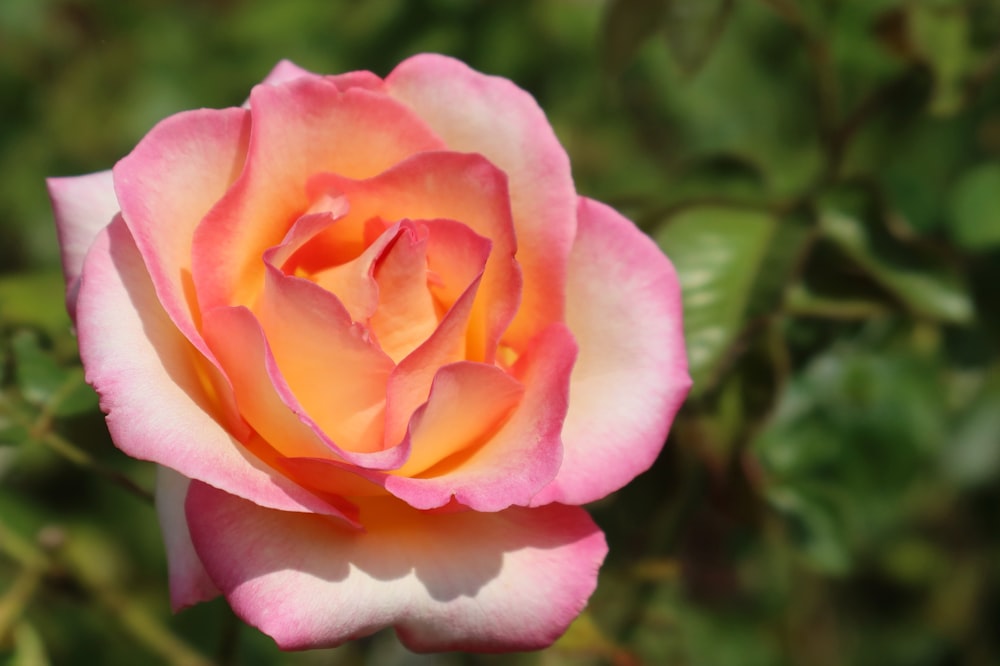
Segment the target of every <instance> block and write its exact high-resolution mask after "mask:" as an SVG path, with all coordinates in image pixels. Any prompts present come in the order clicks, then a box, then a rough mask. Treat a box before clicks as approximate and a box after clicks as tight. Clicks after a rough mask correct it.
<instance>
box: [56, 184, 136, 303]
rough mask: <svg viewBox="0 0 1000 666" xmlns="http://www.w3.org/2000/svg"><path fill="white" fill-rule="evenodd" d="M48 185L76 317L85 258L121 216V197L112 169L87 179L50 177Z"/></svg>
mask: <svg viewBox="0 0 1000 666" xmlns="http://www.w3.org/2000/svg"><path fill="white" fill-rule="evenodd" d="M46 185H47V186H48V189H49V198H50V199H51V200H52V210H53V212H54V213H55V217H56V232H57V233H58V235H59V251H60V252H61V254H62V267H63V275H65V276H66V305H67V307H68V309H69V313H70V316H71V317H75V316H76V314H75V310H76V292H77V289H79V286H80V285H79V277H80V271H81V270H83V259H84V257H86V256H87V250H89V249H90V245H91V244H92V243H93V242H94V239H95V238H96V237H97V234H98V233H99V232H100V231H101V229H103V228H104V227H106V226H108V225H109V224H111V220H112V218H114V216H115V215H117V214H118V209H119V206H118V197H116V196H115V188H114V183H113V181H112V179H111V171H110V170H109V171H99V172H97V173H91V174H87V175H86V176H72V177H69V178H49V179H48V180H47V181H46Z"/></svg>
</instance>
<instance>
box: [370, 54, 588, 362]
mask: <svg viewBox="0 0 1000 666" xmlns="http://www.w3.org/2000/svg"><path fill="white" fill-rule="evenodd" d="M385 86H386V90H387V91H388V92H389V94H390V95H392V96H393V97H395V98H396V99H399V100H401V101H403V102H405V103H406V104H407V105H409V106H410V108H412V109H413V110H414V111H416V112H417V115H419V116H420V117H421V118H423V119H424V120H425V121H426V122H427V123H428V124H429V125H430V126H431V128H433V129H434V131H435V132H437V133H438V134H439V135H440V136H441V137H442V138H443V139H444V141H445V143H446V144H447V145H448V148H450V149H451V150H458V151H467V152H476V153H481V154H482V155H484V156H486V157H487V158H488V159H489V160H490V161H491V162H493V163H494V164H495V165H497V166H498V167H499V168H500V169H501V170H502V171H504V172H505V173H506V174H507V177H508V179H509V183H510V194H511V204H512V207H513V213H514V223H515V228H516V231H517V238H518V248H519V249H518V255H517V258H518V261H519V262H520V263H521V268H522V270H523V272H524V283H525V284H526V285H531V288H530V289H526V290H525V293H524V298H523V302H522V305H521V308H520V310H519V311H518V314H517V317H516V318H515V320H514V323H513V325H512V327H511V330H510V331H509V332H508V334H507V338H508V339H509V340H510V341H511V342H512V343H513V344H516V345H518V344H524V343H526V342H527V340H528V339H530V338H531V337H532V335H533V334H534V333H535V332H537V331H538V330H540V328H542V327H543V326H544V325H545V324H547V323H550V322H553V321H560V320H561V319H562V314H563V313H562V303H563V286H564V282H563V281H564V276H565V267H566V260H567V257H568V255H569V251H570V247H571V246H572V243H573V236H574V233H575V230H576V224H575V221H576V191H575V188H574V186H573V179H572V175H571V173H570V166H569V158H568V157H567V156H566V152H565V150H563V148H562V146H561V145H560V143H559V140H558V139H557V138H556V136H555V134H554V133H553V131H552V127H551V126H550V125H549V122H548V120H547V119H546V118H545V114H544V112H543V111H542V110H541V109H540V108H539V107H538V104H537V103H536V102H535V100H534V99H532V97H531V96H530V95H529V94H528V93H526V92H525V91H524V90H522V89H520V88H518V87H517V86H516V85H514V84H513V83H511V82H510V81H508V80H507V79H503V78H499V77H494V76H486V75H484V74H481V73H479V72H477V71H475V70H473V69H470V68H469V67H468V66H467V65H465V64H464V63H462V62H460V61H458V60H454V59H452V58H447V57H444V56H439V55H428V54H424V55H418V56H415V57H413V58H410V59H408V60H406V61H404V62H402V63H401V64H400V65H399V66H398V67H397V68H396V69H395V70H393V72H392V73H391V74H390V75H389V76H388V77H386V80H385Z"/></svg>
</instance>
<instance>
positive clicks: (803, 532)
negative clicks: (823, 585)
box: [767, 487, 851, 574]
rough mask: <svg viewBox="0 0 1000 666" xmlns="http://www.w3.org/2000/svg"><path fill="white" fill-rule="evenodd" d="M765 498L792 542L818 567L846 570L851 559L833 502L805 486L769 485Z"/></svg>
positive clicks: (847, 540)
mask: <svg viewBox="0 0 1000 666" xmlns="http://www.w3.org/2000/svg"><path fill="white" fill-rule="evenodd" d="M767 499H768V501H769V502H770V503H771V505H772V506H774V508H775V509H777V511H778V513H779V514H780V515H781V516H782V518H783V519H784V520H785V523H786V526H787V529H788V533H789V537H790V539H791V541H792V545H793V546H795V547H796V549H797V550H798V551H799V552H800V553H801V554H802V555H803V556H804V557H805V558H806V560H808V561H809V562H810V563H811V564H812V565H813V566H815V567H816V568H817V569H819V570H821V571H824V572H826V573H831V574H842V573H846V572H847V570H848V569H849V567H850V563H851V553H850V547H849V539H848V534H847V528H846V526H845V525H844V522H843V516H842V513H841V511H839V510H838V507H837V506H836V503H835V502H832V501H831V500H830V499H829V498H827V497H824V496H823V494H822V493H814V492H809V491H806V490H804V489H798V488H797V489H794V490H793V489H791V488H788V487H777V488H773V489H771V491H770V492H769V493H768V497H767Z"/></svg>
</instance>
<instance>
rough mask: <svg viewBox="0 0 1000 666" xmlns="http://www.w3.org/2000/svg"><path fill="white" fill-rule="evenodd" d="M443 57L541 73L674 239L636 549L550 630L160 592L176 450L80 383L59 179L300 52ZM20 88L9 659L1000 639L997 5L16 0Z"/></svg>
mask: <svg viewBox="0 0 1000 666" xmlns="http://www.w3.org/2000/svg"><path fill="white" fill-rule="evenodd" d="M419 51H439V52H444V53H448V54H451V55H455V56H457V57H459V58H462V59H463V60H465V61H466V62H468V63H469V64H470V65H472V66H473V67H475V68H477V69H480V70H483V71H488V72H491V73H495V74H499V75H503V76H506V77H508V78H511V79H513V80H514V81H516V82H517V83H518V84H520V85H521V86H522V87H525V88H527V89H528V90H530V91H531V92H532V93H533V94H534V95H535V96H536V97H537V98H538V100H539V102H540V103H541V105H542V106H543V108H545V109H546V111H547V113H548V114H549V117H550V119H551V121H552V123H553V125H554V126H555V128H556V132H557V133H558V134H559V136H560V138H561V139H562V141H563V142H564V144H565V145H566V147H567V150H568V151H569V153H570V156H571V159H572V162H573V166H574V175H575V177H576V180H577V185H578V189H579V190H580V191H581V192H582V193H584V194H587V195H590V196H594V197H596V198H598V199H602V200H605V201H608V202H610V203H612V204H613V205H615V206H617V207H618V208H619V209H621V210H622V211H623V212H625V213H627V214H629V215H630V216H631V217H632V218H633V219H635V220H636V221H637V222H638V223H639V224H640V225H641V226H643V228H644V229H646V230H647V231H648V232H649V233H650V234H651V235H652V236H653V237H654V238H655V239H656V240H657V241H658V242H659V243H660V244H661V246H662V247H663V248H664V250H665V251H667V252H668V254H669V255H670V256H671V257H672V258H673V260H674V262H675V264H676V266H677V269H678V272H679V275H680V278H681V282H682V285H683V289H684V295H685V317H686V321H685V326H686V330H687V335H688V344H689V350H690V357H691V363H692V374H693V376H694V378H695V386H694V390H693V392H692V398H691V399H690V400H689V402H688V404H687V405H686V406H685V408H684V409H683V411H682V413H681V414H680V415H679V417H678V420H677V422H676V424H675V427H674V430H673V432H672V434H671V440H670V442H669V444H668V446H667V448H666V449H665V452H664V454H663V456H662V457H661V459H660V460H659V461H658V462H657V464H656V465H655V466H654V468H653V469H652V470H651V471H650V472H649V473H647V474H645V475H643V476H642V477H641V478H640V479H638V480H637V481H636V482H635V483H633V484H632V485H630V486H629V487H628V488H626V489H624V490H622V491H621V492H619V493H617V494H616V495H615V496H612V497H610V498H608V499H606V500H604V501H602V502H599V503H598V504H597V505H595V506H594V507H593V511H594V514H595V517H596V518H597V520H598V521H599V523H600V524H601V525H602V526H603V527H604V528H605V529H606V530H607V532H608V536H609V541H610V545H611V554H610V556H609V559H608V562H607V565H606V567H605V570H604V571H603V573H602V578H601V583H600V587H599V589H598V591H597V593H596V595H595V597H594V599H593V601H592V603H591V605H590V607H589V609H588V611H587V612H586V614H585V615H584V616H583V617H582V618H581V619H580V620H579V621H578V622H577V623H576V624H574V625H573V627H571V629H570V631H569V632H568V633H567V635H566V636H565V637H564V638H563V639H562V640H561V641H560V642H559V643H557V645H556V646H555V647H553V648H552V649H550V650H547V651H544V652H541V653H537V654H532V655H511V656H496V657H489V656H472V655H437V656H428V657H417V656H414V655H409V654H407V653H405V652H404V651H402V649H401V648H400V647H399V646H398V644H397V643H396V642H395V641H394V639H393V638H392V636H391V634H390V633H383V634H379V635H377V636H375V637H373V638H370V639H365V640H362V641H359V642H357V643H355V644H352V645H348V646H345V647H343V648H340V649H338V650H334V651H319V652H312V653H303V654H289V655H285V654H281V653H280V652H278V651H277V650H276V648H274V646H273V644H272V643H271V642H270V640H269V639H267V638H266V637H263V636H261V635H259V634H258V633H257V632H255V631H253V630H251V629H247V628H245V627H243V628H241V627H240V626H239V624H238V622H237V621H236V620H235V619H234V618H233V617H232V615H231V614H230V613H229V611H228V609H227V608H226V607H225V606H224V604H221V603H218V602H215V603H212V604H207V605H204V606H201V607H198V608H195V609H192V610H189V611H185V612H184V613H181V614H179V615H177V616H172V615H171V614H170V613H169V609H168V606H167V600H166V578H165V564H164V559H163V554H162V547H161V545H160V542H159V536H158V533H157V529H156V525H155V519H154V514H153V510H152V508H151V507H150V506H149V504H148V503H147V502H145V501H143V498H144V497H145V494H146V493H145V491H143V490H141V488H150V487H151V486H152V470H150V469H149V468H148V466H146V465H143V464H141V463H137V462H135V461H131V460H128V459H126V458H125V457H124V456H123V455H121V454H120V453H118V452H117V451H116V450H115V449H114V448H113V446H112V445H111V443H110V441H109V440H108V437H107V434H106V431H105V429H104V426H103V420H102V418H101V415H100V413H99V411H98V409H97V402H96V397H95V396H94V395H93V393H92V392H91V391H90V390H89V389H88V388H87V387H86V386H85V384H84V383H83V382H82V370H81V368H80V367H79V360H78V357H77V356H76V351H75V342H74V339H73V337H72V333H71V326H70V322H69V320H68V318H67V316H66V314H65V312H64V309H63V293H62V281H61V277H60V276H59V264H58V249H57V244H56V239H55V233H54V230H53V225H52V221H51V214H50V212H49V210H48V204H47V201H46V198H45V194H44V188H43V178H44V177H45V176H48V175H70V174H76V173H84V172H90V171H96V170H100V169H105V168H107V167H109V166H110V165H111V164H113V163H114V162H115V160H117V159H118V158H119V157H121V156H122V155H124V154H125V153H127V152H128V151H129V150H130V149H131V147H132V146H133V145H134V144H135V143H136V141H137V140H138V139H139V138H140V137H141V136H142V135H143V134H144V133H145V132H146V131H147V130H148V129H149V128H150V127H151V126H152V125H153V124H154V123H155V122H156V121H158V120H159V119H161V118H162V117H164V116H166V115H169V114H171V113H174V112H177V111H180V110H183V109H187V108H195V107H201V106H209V107H222V106H229V105H234V104H239V103H241V102H242V101H243V99H244V98H245V97H246V95H247V92H248V90H249V87H250V86H251V85H252V84H253V83H254V82H255V81H258V80H259V79H260V78H261V77H262V76H263V75H264V74H266V72H267V71H268V70H269V69H270V67H271V66H272V65H273V64H274V63H275V62H276V61H277V60H279V59H280V58H290V59H292V60H294V61H296V62H298V63H299V64H301V65H303V66H305V67H307V68H310V69H313V70H315V71H324V72H340V71H347V70H352V69H370V70H373V71H375V72H377V73H380V74H385V73H386V72H388V71H389V70H390V69H391V68H392V67H393V66H394V65H395V63H397V62H398V61H399V60H401V59H402V58H404V57H406V56H407V55H409V54H412V53H416V52H419ZM0 105H2V106H0V109H2V116H0V117H2V123H0V173H2V174H3V177H2V178H0V381H2V393H0V663H2V664H9V665H11V666H15V665H16V666H34V665H44V664H60V665H61V664H94V663H100V664H133V663H139V662H149V663H169V664H199V663H205V664H207V663H230V664H262V665H263V664H360V663H367V664H379V665H381V664H446V665H450V664H473V663H474V664H499V663H505V664H506V663H513V664H541V665H543V666H558V665H560V664H604V663H607V664H616V665H626V664H668V665H672V664H678V665H680V664H692V665H696V664H697V665H710V666H715V665H718V666H727V665H730V664H733V665H738V666H754V665H757V664H760V665H762V666H765V665H768V666H769V665H772V664H774V665H782V664H808V665H810V666H824V665H830V666H835V665H840V664H859V665H862V666H864V665H868V664H870V665H872V666H889V665H896V664H898V665H900V666H950V665H952V664H963V665H964V664H969V665H973V666H990V665H992V664H997V663H1000V631H998V627H1000V573H998V572H1000V568H998V566H997V565H998V561H1000V529H998V528H1000V524H998V522H997V516H998V515H1000V484H998V481H1000V372H998V368H1000V298H997V297H996V295H995V293H994V291H995V285H997V284H998V283H1000V5H998V4H997V3H996V2H995V1H994V0H798V1H796V0H609V1H608V2H598V1H592V0H536V1H532V2H529V1H527V0H516V1H509V2H502V3H501V2H487V1H479V2H476V1H467V2H463V1H460V0H410V1H408V0H378V1H375V2H365V3H362V2H351V1H349V0H339V1H335V2H332V1H331V2H326V1H323V2H321V1H316V2H308V1H306V0H294V1H292V0H289V1H287V2H280V3H278V2H271V1H269V0H212V1H210V2H205V1H195V0H185V1H174V2H168V1H167V0H140V1H138V2H130V3H123V2H117V1H116V0H4V1H3V2H0Z"/></svg>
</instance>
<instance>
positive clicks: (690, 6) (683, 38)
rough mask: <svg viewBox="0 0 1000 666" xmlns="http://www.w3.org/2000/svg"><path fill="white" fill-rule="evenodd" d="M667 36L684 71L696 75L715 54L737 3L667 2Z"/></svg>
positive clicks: (710, 0)
mask: <svg viewBox="0 0 1000 666" xmlns="http://www.w3.org/2000/svg"><path fill="white" fill-rule="evenodd" d="M666 5H667V10H666V16H665V17H664V20H663V34H664V36H665V38H666V40H667V46H668V47H669V49H670V54H671V55H672V56H673V57H674V62H676V63H677V65H678V67H680V69H681V71H682V72H684V73H685V74H687V75H692V74H695V73H696V72H697V71H698V70H699V69H700V68H701V66H702V65H704V64H705V61H706V60H707V59H708V58H709V57H710V56H711V55H712V50H713V49H714V47H715V44H716V42H718V40H719V38H720V37H721V36H722V34H723V31H724V30H725V27H726V22H727V20H728V19H729V17H730V15H731V13H732V9H733V0H667V3H666Z"/></svg>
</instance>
